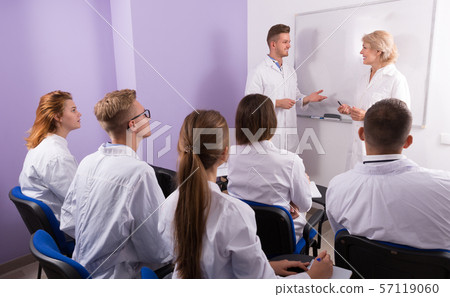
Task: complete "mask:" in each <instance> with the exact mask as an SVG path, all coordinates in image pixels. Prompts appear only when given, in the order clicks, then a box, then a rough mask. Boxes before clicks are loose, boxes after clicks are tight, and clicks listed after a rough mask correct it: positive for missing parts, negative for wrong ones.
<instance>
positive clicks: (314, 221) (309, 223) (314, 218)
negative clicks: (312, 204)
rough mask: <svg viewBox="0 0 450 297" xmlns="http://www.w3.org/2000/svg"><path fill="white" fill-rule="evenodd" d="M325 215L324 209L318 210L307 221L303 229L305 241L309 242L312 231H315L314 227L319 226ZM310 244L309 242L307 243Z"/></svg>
mask: <svg viewBox="0 0 450 297" xmlns="http://www.w3.org/2000/svg"><path fill="white" fill-rule="evenodd" d="M324 215H325V211H324V210H323V209H318V210H317V211H316V212H315V213H314V214H313V215H312V216H311V217H310V218H309V220H308V221H307V223H306V225H305V227H303V238H304V239H305V240H307V241H308V240H309V234H310V232H311V229H313V227H314V226H316V225H317V224H319V222H320V220H321V219H322V217H323V216H324ZM307 243H308V242H307Z"/></svg>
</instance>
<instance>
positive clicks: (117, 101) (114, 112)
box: [94, 89, 136, 136]
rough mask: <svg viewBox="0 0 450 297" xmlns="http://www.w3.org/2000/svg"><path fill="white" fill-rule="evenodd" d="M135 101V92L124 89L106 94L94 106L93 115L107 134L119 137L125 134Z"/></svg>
mask: <svg viewBox="0 0 450 297" xmlns="http://www.w3.org/2000/svg"><path fill="white" fill-rule="evenodd" d="M135 100H136V91H135V90H129V89H124V90H118V91H114V92H110V93H108V94H106V95H105V97H104V98H103V99H102V100H100V101H99V102H97V104H95V106H94V114H95V116H96V117H97V120H98V121H99V122H100V125H101V126H102V127H103V129H105V131H106V132H107V133H108V134H109V133H112V134H113V135H115V136H119V135H122V134H124V133H125V132H126V130H127V128H128V127H127V124H128V122H129V121H130V119H131V117H132V115H133V112H134V110H132V108H131V106H132V105H133V102H134V101H135Z"/></svg>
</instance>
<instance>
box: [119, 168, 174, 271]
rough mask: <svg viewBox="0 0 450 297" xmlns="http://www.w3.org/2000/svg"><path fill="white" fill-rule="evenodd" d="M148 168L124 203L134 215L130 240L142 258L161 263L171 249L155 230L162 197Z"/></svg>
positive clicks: (146, 260)
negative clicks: (127, 200)
mask: <svg viewBox="0 0 450 297" xmlns="http://www.w3.org/2000/svg"><path fill="white" fill-rule="evenodd" d="M148 169H149V170H147V171H146V172H143V173H142V174H141V179H140V180H139V181H138V182H137V184H136V185H135V187H134V190H133V192H132V197H131V199H130V200H129V205H127V208H129V211H130V215H131V216H132V217H133V222H132V228H131V229H132V230H131V232H133V236H132V237H131V240H132V242H133V245H134V247H135V250H136V253H137V256H138V258H139V259H140V260H141V261H142V262H145V263H154V264H160V263H164V262H167V261H168V257H169V252H170V250H169V247H168V246H167V245H166V243H165V242H164V241H163V240H162V238H161V235H160V233H159V232H158V218H159V211H158V210H159V207H160V206H161V204H162V203H164V201H165V199H164V194H163V192H162V190H161V188H160V187H159V185H158V181H157V179H156V176H155V173H154V171H153V168H151V167H150V166H149V168H148Z"/></svg>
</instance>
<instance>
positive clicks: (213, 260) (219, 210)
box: [159, 182, 309, 279]
mask: <svg viewBox="0 0 450 297" xmlns="http://www.w3.org/2000/svg"><path fill="white" fill-rule="evenodd" d="M208 184H209V188H210V190H211V205H210V210H209V214H208V219H207V222H206V234H205V235H204V236H203V247H202V256H201V263H200V267H201V269H202V274H203V278H223V279H231V278H258V279H259V278H276V277H277V276H276V275H275V272H274V271H273V269H272V267H271V266H270V264H269V261H268V260H267V257H266V255H265V254H264V252H263V251H262V249H261V243H260V241H259V237H258V236H257V235H256V221H255V213H254V212H253V210H252V209H251V208H250V207H249V206H248V205H246V204H245V203H244V202H242V201H240V200H238V199H236V198H233V197H230V196H228V195H226V194H224V193H222V192H220V189H219V186H218V185H217V184H215V183H213V182H208ZM178 198H179V191H178V189H177V190H176V191H175V192H173V193H172V194H171V195H170V196H169V197H168V198H167V202H166V203H164V205H163V206H162V207H161V209H160V216H159V217H160V224H159V230H160V232H161V233H162V235H163V238H164V240H165V241H166V242H167V243H168V244H170V245H172V246H173V244H174V237H173V236H174V235H173V222H174V217H175V210H176V207H177V203H178ZM171 251H173V247H172V249H171ZM173 258H175V257H173ZM289 277H290V278H309V275H308V274H307V273H299V274H296V275H293V276H289ZM173 278H178V273H177V266H176V265H175V271H174V273H173Z"/></svg>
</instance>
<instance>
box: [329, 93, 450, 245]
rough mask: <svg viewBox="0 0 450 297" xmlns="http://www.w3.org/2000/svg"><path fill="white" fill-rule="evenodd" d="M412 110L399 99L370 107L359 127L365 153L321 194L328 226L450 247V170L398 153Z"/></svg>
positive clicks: (409, 138)
mask: <svg viewBox="0 0 450 297" xmlns="http://www.w3.org/2000/svg"><path fill="white" fill-rule="evenodd" d="M411 123H412V116H411V112H410V111H409V109H408V107H407V105H406V104H405V103H404V102H403V101H401V100H398V99H384V100H381V101H378V102H377V103H375V104H374V105H372V107H370V108H369V109H368V110H367V112H366V115H365V118H364V126H363V127H361V128H360V129H359V137H360V139H361V140H363V141H365V146H366V151H367V156H365V157H363V160H364V162H363V163H358V164H357V165H356V166H355V168H354V169H352V170H350V171H347V172H345V173H343V174H340V175H338V176H336V177H334V178H333V179H332V180H331V182H330V185H329V187H328V191H327V195H326V197H327V198H326V199H327V201H326V204H327V215H328V219H329V221H330V224H331V228H332V229H333V232H337V231H338V230H340V229H342V228H345V229H347V230H348V231H349V233H350V234H353V235H360V236H364V237H367V238H369V239H374V240H382V241H387V242H392V243H396V244H403V245H408V246H412V247H416V248H421V249H447V250H450V236H449V234H450V224H449V223H448V218H450V172H446V171H438V170H430V169H425V168H421V167H419V166H418V165H417V164H416V163H414V162H413V161H411V160H409V159H407V158H406V157H405V156H404V155H402V154H401V153H402V150H403V149H404V148H408V147H409V146H410V145H411V144H412V139H413V138H412V136H411V135H410V134H409V133H410V130H411Z"/></svg>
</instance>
